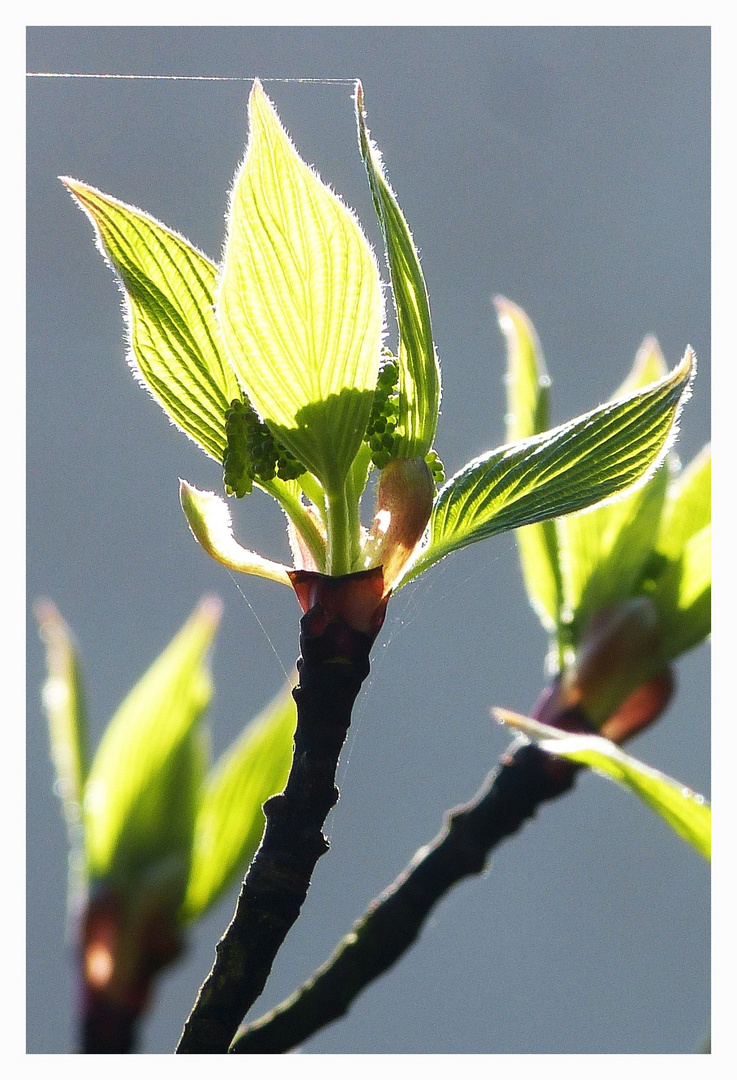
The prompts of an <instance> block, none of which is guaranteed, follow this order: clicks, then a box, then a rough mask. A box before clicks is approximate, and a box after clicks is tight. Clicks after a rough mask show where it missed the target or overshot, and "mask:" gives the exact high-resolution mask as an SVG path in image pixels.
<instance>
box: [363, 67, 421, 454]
mask: <svg viewBox="0 0 737 1080" xmlns="http://www.w3.org/2000/svg"><path fill="white" fill-rule="evenodd" d="M356 119H357V122H358V137H359V145H360V147H361V155H362V157H363V160H364V163H365V165H366V171H367V173H368V180H369V186H370V188H371V195H372V196H373V200H374V206H375V207H376V213H377V215H378V218H379V224H380V225H381V231H382V233H383V236H384V243H385V245H386V257H387V262H388V264H389V274H390V277H391V283H392V295H393V297H394V305H395V309H396V313H397V323H398V326H399V355H398V358H397V359H398V363H399V416H398V431H399V433H400V440H399V444H398V447H397V449H396V451H395V456H396V457H399V458H415V457H424V456H425V454H427V452H428V451H429V450H430V448H431V447H432V444H433V439H434V438H435V431H436V428H437V425H438V410H439V408H440V366H439V364H438V360H437V356H436V354H435V346H434V344H433V338H432V327H431V325H430V305H429V302H428V298H427V289H426V287H425V279H424V277H423V274H422V267H421V266H420V260H419V257H418V255H417V249H416V248H415V245H414V241H413V240H412V235H411V233H410V231H409V228H408V226H407V222H406V221H405V219H404V216H403V214H402V211H401V210H400V208H399V204H398V203H397V200H396V196H395V195H394V192H393V191H392V189H391V187H390V186H389V183H388V181H387V179H386V175H385V173H384V166H383V162H382V160H381V154H380V152H379V150H378V148H377V146H376V144H375V143H374V142H373V140H372V139H371V137H370V135H369V132H368V130H367V128H366V113H365V110H364V107H363V88H362V86H361V84H360V82H357V83H356Z"/></svg>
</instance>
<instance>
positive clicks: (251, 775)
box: [182, 686, 297, 921]
mask: <svg viewBox="0 0 737 1080" xmlns="http://www.w3.org/2000/svg"><path fill="white" fill-rule="evenodd" d="M296 722H297V714H296V707H295V704H294V700H293V698H292V695H291V686H288V687H287V688H286V689H285V690H284V691H283V692H282V693H281V694H279V696H278V697H277V698H275V700H274V701H273V702H272V703H271V704H270V705H269V706H267V708H266V709H264V711H263V712H262V713H261V714H260V716H258V717H257V718H256V719H255V720H253V721H252V723H250V724H249V725H248V727H247V728H246V729H245V731H244V732H243V734H242V735H241V737H240V738H239V739H238V741H237V742H236V743H234V744H233V746H232V747H231V748H230V749H229V750H228V751H227V753H226V754H225V755H224V756H223V758H222V759H221V760H220V761H219V762H218V763H217V765H216V766H215V768H214V770H213V771H212V773H211V775H210V776H209V777H208V780H207V784H206V787H205V790H204V793H203V796H202V801H201V803H200V807H199V812H198V814H197V821H196V824H195V835H194V845H193V852H192V867H191V871H190V877H189V883H188V885H187V892H186V895H185V898H184V903H183V908H182V917H183V918H184V919H185V920H188V921H189V920H192V919H195V918H197V917H198V916H199V915H201V914H202V912H204V911H205V910H206V909H207V908H208V907H210V905H211V904H213V903H214V902H215V901H216V900H217V899H218V897H219V896H220V895H221V894H222V892H223V890H224V889H226V888H227V887H228V886H229V885H230V884H231V883H232V882H233V881H234V880H236V879H237V878H238V877H242V876H243V874H244V872H245V869H246V867H247V865H248V863H249V862H250V860H251V859H252V858H253V855H254V853H255V851H256V849H257V847H258V845H259V843H260V842H261V835H262V833H263V830H264V815H263V812H262V810H261V807H262V806H263V804H264V803H265V802H266V800H267V799H268V798H270V796H272V795H274V794H276V792H278V791H281V790H282V789H283V787H284V784H285V783H286V780H287V775H288V773H289V766H290V762H291V759H292V741H293V735H294V728H295V725H296Z"/></svg>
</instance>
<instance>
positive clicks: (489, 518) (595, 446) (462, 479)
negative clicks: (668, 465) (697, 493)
mask: <svg viewBox="0 0 737 1080" xmlns="http://www.w3.org/2000/svg"><path fill="white" fill-rule="evenodd" d="M693 373H694V356H693V353H692V351H691V349H687V350H686V353H685V355H684V357H683V360H682V361H681V363H680V364H679V365H678V366H677V367H676V368H674V369H673V371H672V372H671V373H670V374H669V375H668V376H666V377H665V378H664V379H661V380H660V381H659V382H657V383H653V384H652V385H651V386H649V387H645V388H644V389H643V390H640V391H638V392H637V393H636V394H633V395H632V396H631V397H628V398H623V399H620V400H618V401H611V402H608V403H607V404H606V405H602V406H600V407H599V408H598V409H593V410H592V411H591V412H589V413H586V414H585V415H584V416H580V417H578V418H576V419H575V420H571V421H569V423H567V424H561V425H560V426H559V427H557V428H553V429H552V430H551V431H547V432H542V433H541V434H540V435H535V436H533V437H532V438H530V439H524V440H522V442H520V443H513V444H512V445H511V446H502V447H500V448H499V449H498V450H492V451H491V452H489V453H488V454H483V455H482V456H481V457H479V458H476V459H475V460H474V461H471V462H469V463H468V465H466V466H465V467H464V468H463V469H461V470H460V471H459V472H458V473H456V474H455V476H452V477H451V478H450V480H448V482H447V483H446V484H445V485H444V486H443V487H442V488H441V490H440V491H439V492H438V497H437V499H436V502H435V506H434V508H433V512H432V516H431V518H430V529H429V540H428V543H427V546H426V547H425V548H424V550H423V551H422V553H421V554H420V556H419V558H418V559H417V561H416V562H415V563H414V564H413V566H412V567H411V569H410V570H409V572H408V574H407V576H406V577H405V578H404V579H403V581H402V582H401V584H402V585H404V584H406V583H407V582H408V581H411V580H412V579H413V578H415V577H417V576H418V574H421V573H422V572H423V571H424V570H426V569H427V568H428V567H429V566H432V564H433V563H435V562H438V561H439V560H440V559H442V558H444V557H445V556H446V555H448V554H449V553H450V552H451V551H456V550H458V549H459V548H462V547H465V546H466V545H467V544H473V543H476V542H477V541H479V540H484V539H486V538H488V537H490V536H494V535H495V534H496V533H500V532H504V531H505V530H506V529H516V528H519V527H520V526H523V525H530V524H533V523H535V522H538V521H545V520H546V519H547V518H554V517H560V516H561V515H563V514H570V513H573V512H574V511H577V510H581V509H583V508H584V507H586V506H591V505H592V504H593V503H595V502H598V501H601V500H602V499H609V498H611V497H613V496H615V495H618V494H619V493H620V492H623V491H625V490H626V489H627V488H628V487H630V486H631V485H633V484H635V483H637V482H640V483H642V482H643V481H644V480H645V479H646V478H647V476H649V475H650V474H651V473H652V470H653V469H655V468H656V467H657V465H658V464H659V463H660V462H662V460H663V458H664V457H665V455H666V453H667V451H668V449H669V448H670V446H671V444H672V442H673V439H674V438H675V432H676V422H677V418H678V415H679V413H680V410H681V407H682V405H683V402H684V401H685V400H686V399H687V398H688V396H689V394H690V387H691V380H692V378H693Z"/></svg>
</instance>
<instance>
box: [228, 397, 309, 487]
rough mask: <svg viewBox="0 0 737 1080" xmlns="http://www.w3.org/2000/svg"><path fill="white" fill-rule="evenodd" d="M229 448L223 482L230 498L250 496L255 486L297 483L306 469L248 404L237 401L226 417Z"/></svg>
mask: <svg viewBox="0 0 737 1080" xmlns="http://www.w3.org/2000/svg"><path fill="white" fill-rule="evenodd" d="M225 434H226V436H227V439H228V445H227V446H226V448H225V453H224V454H223V482H224V484H225V490H226V491H227V492H228V494H229V495H235V496H236V497H237V498H239V499H242V498H243V496H244V495H250V493H251V491H252V490H253V482H254V480H255V481H260V482H261V483H266V482H267V481H269V480H273V479H274V477H275V476H278V477H279V479H280V480H296V479H297V477H298V476H301V475H302V473H303V472H305V471H306V470H305V467H304V465H302V463H301V462H299V461H297V459H296V458H295V457H293V456H292V454H290V453H289V451H288V450H286V449H285V448H284V447H283V446H280V445H279V443H278V442H277V441H276V439H275V438H274V436H273V435H272V434H271V432H270V431H269V429H268V428H267V426H266V424H264V423H263V421H262V420H260V419H259V417H258V415H257V413H256V412H255V410H254V409H253V408H252V407H251V405H250V404H249V403H248V402H247V401H239V400H238V399H237V398H236V399H235V400H233V401H231V403H230V408H229V409H227V410H226V413H225Z"/></svg>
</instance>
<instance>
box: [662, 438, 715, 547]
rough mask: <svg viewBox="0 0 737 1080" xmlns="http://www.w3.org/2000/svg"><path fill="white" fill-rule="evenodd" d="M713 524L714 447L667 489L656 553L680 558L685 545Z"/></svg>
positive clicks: (702, 452)
mask: <svg viewBox="0 0 737 1080" xmlns="http://www.w3.org/2000/svg"><path fill="white" fill-rule="evenodd" d="M710 523H711V446H710V445H707V446H705V447H704V449H703V450H702V451H701V452H700V453H699V454H698V455H697V456H696V457H695V458H694V459H693V461H691V462H690V463H689V465H688V466H687V467H686V468H685V469H684V470H683V472H682V473H680V475H679V476H678V477H677V478H676V480H675V481H674V482H673V483H672V484H671V486H670V488H669V489H668V493H667V497H666V502H665V506H664V508H663V516H662V520H661V523H660V532H659V535H658V540H657V545H656V547H657V550H658V552H659V553H660V554H662V555H664V556H665V557H666V558H667V559H673V558H677V557H678V555H679V554H680V552H681V551H682V549H683V546H684V544H685V543H686V542H687V541H688V540H689V539H690V537H692V536H694V535H695V534H696V533H697V532H700V530H701V529H703V528H704V527H705V526H706V525H709V524H710Z"/></svg>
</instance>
